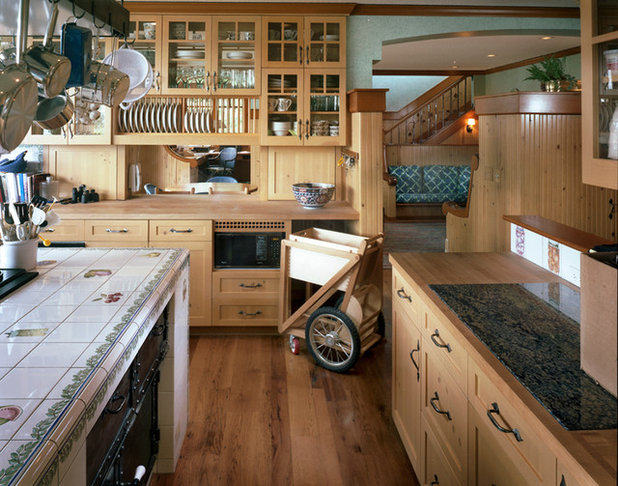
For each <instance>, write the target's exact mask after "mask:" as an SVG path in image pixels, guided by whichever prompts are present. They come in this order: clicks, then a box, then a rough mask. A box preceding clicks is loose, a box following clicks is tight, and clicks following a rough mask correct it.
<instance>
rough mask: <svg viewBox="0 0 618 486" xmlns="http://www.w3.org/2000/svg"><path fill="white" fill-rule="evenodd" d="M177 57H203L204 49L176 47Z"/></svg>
mask: <svg viewBox="0 0 618 486" xmlns="http://www.w3.org/2000/svg"><path fill="white" fill-rule="evenodd" d="M176 57H177V58H178V59H204V51H203V50H200V49H176Z"/></svg>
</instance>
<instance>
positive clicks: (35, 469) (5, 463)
mask: <svg viewBox="0 0 618 486" xmlns="http://www.w3.org/2000/svg"><path fill="white" fill-rule="evenodd" d="M37 445H38V442H36V441H32V438H30V440H11V441H10V442H9V443H8V444H7V445H6V446H5V447H4V448H3V449H2V450H1V451H0V484H1V485H5V484H9V481H10V479H11V478H12V477H13V476H14V475H16V474H18V473H19V472H20V471H21V469H22V467H23V466H24V465H25V462H26V460H27V459H28V457H29V456H30V455H31V454H32V453H33V452H34V451H35V449H36V448H37ZM57 453H58V448H57V447H56V445H55V444H54V443H53V442H45V443H44V444H43V445H42V446H41V448H40V450H38V451H36V452H35V454H34V458H33V459H32V460H31V461H30V462H29V463H28V466H29V467H24V471H23V473H22V474H21V476H20V484H35V483H36V481H37V480H38V479H39V478H40V477H41V475H42V474H43V473H44V472H45V470H46V469H47V467H48V465H49V464H48V463H51V462H52V461H51V460H49V461H47V460H45V458H53V457H55V455H56V454H57ZM37 458H41V460H37Z"/></svg>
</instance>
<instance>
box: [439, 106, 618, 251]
mask: <svg viewBox="0 0 618 486" xmlns="http://www.w3.org/2000/svg"><path fill="white" fill-rule="evenodd" d="M480 115H481V116H479V131H480V132H479V133H480V136H479V140H480V144H479V155H480V163H479V170H478V172H477V177H475V179H474V185H473V188H472V196H471V197H472V200H471V207H470V214H469V217H468V218H466V219H463V218H457V217H454V216H452V215H449V216H447V240H448V251H505V250H508V249H509V228H508V224H507V223H506V222H505V221H504V220H503V219H502V217H503V215H504V214H530V215H538V216H542V217H544V218H547V219H551V220H553V221H556V222H558V223H562V224H565V225H568V226H571V227H573V228H576V229H579V230H582V231H586V232H589V233H593V234H595V235H598V236H601V237H603V238H606V239H608V240H612V241H616V239H617V238H616V235H617V233H618V231H617V228H618V226H617V222H618V218H617V217H616V214H615V213H613V206H612V204H615V203H616V201H617V198H618V191H615V190H611V189H605V188H600V187H595V186H590V185H586V184H583V183H582V168H581V165H582V164H581V157H582V138H581V116H580V115H577V114H530V113H527V114H526V113H507V114H485V115H484V114H482V113H480ZM610 201H611V202H610Z"/></svg>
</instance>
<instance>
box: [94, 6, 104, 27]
mask: <svg viewBox="0 0 618 486" xmlns="http://www.w3.org/2000/svg"><path fill="white" fill-rule="evenodd" d="M91 10H92V25H94V26H95V27H96V28H97V29H102V28H103V27H105V22H103V25H97V18H96V17H95V16H94V0H92V7H91Z"/></svg>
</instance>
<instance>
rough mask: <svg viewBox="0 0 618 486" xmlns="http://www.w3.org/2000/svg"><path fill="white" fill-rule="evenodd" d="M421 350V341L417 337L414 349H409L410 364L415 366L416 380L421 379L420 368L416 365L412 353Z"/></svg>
mask: <svg viewBox="0 0 618 486" xmlns="http://www.w3.org/2000/svg"><path fill="white" fill-rule="evenodd" d="M420 350H421V343H420V341H419V340H418V339H417V340H416V349H413V350H412V351H410V359H411V360H412V364H413V365H414V367H415V368H416V381H421V370H420V368H419V367H418V363H417V362H416V361H415V360H414V353H418V352H419V351H420Z"/></svg>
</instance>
